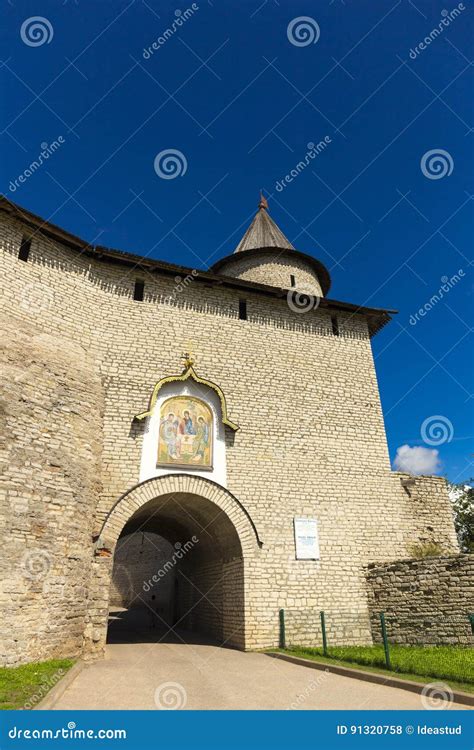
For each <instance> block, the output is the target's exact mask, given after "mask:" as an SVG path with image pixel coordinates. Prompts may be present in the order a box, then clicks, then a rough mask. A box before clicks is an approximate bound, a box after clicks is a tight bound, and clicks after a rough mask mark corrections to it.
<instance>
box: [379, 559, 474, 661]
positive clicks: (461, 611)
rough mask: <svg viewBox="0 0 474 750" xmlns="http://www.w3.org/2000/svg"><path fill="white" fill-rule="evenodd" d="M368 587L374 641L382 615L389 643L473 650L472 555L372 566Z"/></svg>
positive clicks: (473, 574)
mask: <svg viewBox="0 0 474 750" xmlns="http://www.w3.org/2000/svg"><path fill="white" fill-rule="evenodd" d="M367 582H368V591H369V611H370V615H371V622H372V632H373V637H374V641H381V632H380V621H379V614H380V612H384V613H385V620H386V625H387V635H388V637H389V639H390V641H392V642H393V643H402V644H404V643H419V644H422V645H426V644H433V645H437V644H442V643H444V644H458V645H470V646H473V645H474V622H471V620H470V618H471V617H474V555H472V554H461V555H450V556H447V557H432V558H425V559H422V560H396V561H394V562H388V563H387V562H383V563H375V562H374V563H371V564H370V565H369V566H368V569H367Z"/></svg>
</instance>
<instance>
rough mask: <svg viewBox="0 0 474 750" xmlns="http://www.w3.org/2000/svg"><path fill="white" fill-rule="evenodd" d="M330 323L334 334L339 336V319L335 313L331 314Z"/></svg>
mask: <svg viewBox="0 0 474 750" xmlns="http://www.w3.org/2000/svg"><path fill="white" fill-rule="evenodd" d="M331 325H332V332H333V334H334V336H339V321H338V319H337V315H331Z"/></svg>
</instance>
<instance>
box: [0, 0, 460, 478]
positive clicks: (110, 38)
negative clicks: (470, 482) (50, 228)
mask: <svg viewBox="0 0 474 750" xmlns="http://www.w3.org/2000/svg"><path fill="white" fill-rule="evenodd" d="M2 5H3V8H2V9H3V11H4V16H5V17H6V22H4V24H3V25H2V26H3V28H2V48H3V55H2V56H3V59H4V60H5V61H6V62H5V65H4V66H3V68H2V69H1V70H0V76H1V77H0V80H1V91H2V120H3V125H2V128H1V130H2V131H3V133H2V138H1V142H2V147H3V149H2V153H3V158H2V186H1V190H2V192H3V193H5V194H6V195H7V196H8V197H9V198H10V199H12V200H14V201H16V202H17V203H19V204H20V205H22V206H25V207H26V208H28V209H30V210H32V211H34V212H35V213H38V214H40V215H41V216H42V217H44V218H46V219H49V220H51V221H52V222H54V223H57V224H59V225H60V226H62V227H64V228H66V229H68V230H69V231H71V232H73V233H75V234H78V235H79V236H81V237H83V238H85V239H87V240H89V241H91V242H97V243H100V244H103V245H107V246H110V247H117V248H121V249H124V250H129V251H132V252H135V253H141V254H149V255H150V256H151V257H157V258H163V259H166V260H169V261H173V262H178V263H184V264H187V265H189V266H191V267H197V268H205V267H207V266H208V265H209V264H210V263H212V262H214V261H215V260H216V259H217V258H218V257H221V256H223V255H225V254H227V253H229V252H231V251H232V250H233V248H234V246H235V244H236V243H237V241H238V240H239V239H240V236H241V235H242V233H243V231H244V229H245V228H246V226H247V224H248V223H249V221H250V219H251V217H252V215H253V213H254V212H255V209H256V204H257V201H258V190H259V189H260V188H263V190H264V191H265V192H266V193H267V194H268V195H269V196H270V197H269V204H270V211H271V215H272V216H273V218H274V219H275V220H276V222H277V223H278V224H279V225H280V226H281V228H282V229H283V231H284V232H285V233H286V235H287V236H288V237H289V239H290V240H291V241H293V242H294V244H295V246H296V247H297V248H298V249H300V250H302V251H304V252H307V253H311V254H313V255H315V256H316V257H318V258H320V259H321V260H322V261H323V262H324V263H325V264H326V265H327V266H328V268H329V269H330V270H331V275H332V278H333V286H332V290H331V292H330V296H331V297H333V298H335V299H341V300H347V301H350V302H356V303H360V304H367V305H373V306H380V307H389V308H396V309H398V310H399V311H400V313H399V315H398V316H396V318H395V320H394V321H393V322H392V323H391V324H390V325H389V326H388V327H387V328H386V329H385V330H384V331H382V332H381V333H380V334H379V335H377V336H376V338H375V339H374V341H373V346H374V354H375V359H376V367H377V373H378V378H379V383H380V388H381V396H382V403H383V408H384V412H385V419H386V426H387V431H388V439H389V446H390V453H391V457H392V459H393V458H394V456H395V453H396V449H397V448H398V447H399V446H401V445H404V444H408V445H409V446H410V447H414V446H421V447H425V448H428V449H429V450H433V449H436V450H439V458H440V460H441V465H440V466H439V471H440V473H441V474H446V475H447V476H448V477H449V478H450V479H451V480H453V481H461V480H466V479H468V478H469V477H470V476H472V475H473V474H474V471H473V469H472V457H473V445H472V436H473V433H474V428H473V426H472V424H473V420H472V417H473V408H472V404H473V401H472V397H471V400H469V398H470V396H469V394H470V393H471V392H472V364H473V361H472V351H473V346H472V329H471V333H470V330H469V326H472V306H473V282H472V263H471V267H470V263H469V258H472V252H471V246H472V218H471V217H472V198H470V196H471V195H472V193H473V192H474V189H473V185H472V173H473V172H472V168H473V160H472V150H473V146H472V143H473V137H474V133H473V132H472V130H470V128H471V127H472V78H473V67H472V65H470V63H469V61H470V60H472V58H473V49H472V43H471V39H472V38H474V35H473V29H472V25H473V24H472V16H473V14H472V10H471V7H470V3H468V2H466V3H465V7H466V9H465V10H464V11H462V12H461V14H460V16H459V17H458V18H454V20H452V22H451V23H449V25H448V27H443V31H442V33H440V34H439V36H437V37H436V38H434V40H433V42H432V43H431V44H430V45H429V46H427V48H426V49H425V50H421V51H420V54H418V55H416V54H415V53H414V52H413V53H412V57H413V56H414V57H415V59H411V58H410V49H412V50H414V48H415V47H416V46H417V45H419V43H420V42H422V41H423V39H424V38H425V37H426V36H427V35H428V34H430V32H431V31H432V30H433V29H434V28H438V25H439V23H440V20H441V19H442V18H443V15H441V14H442V11H443V10H447V11H451V10H452V9H453V8H454V7H457V6H456V5H455V4H454V3H453V4H451V3H444V2H423V1H422V0H415V1H414V2H409V1H408V0H399V1H398V2H396V1H395V0H393V2H392V0H389V1H388V2H385V0H383V2H374V0H362V1H359V2H357V3H356V2H354V1H353V0H346V2H342V1H341V0H333V1H332V2H329V0H327V1H326V0H324V2H308V1H305V0H298V2H296V1H295V0H291V1H290V0H278V3H277V2H276V1H275V0H267V1H266V2H265V1H263V0H227V2H222V1H221V0H209V1H208V0H200V1H199V2H198V3H197V5H198V6H199V7H198V10H195V12H194V13H193V14H192V16H191V17H190V18H189V19H188V20H187V21H186V23H183V24H182V26H181V27H180V28H178V29H177V31H176V33H174V34H173V35H172V37H171V38H170V39H168V40H167V41H166V43H165V44H164V45H163V46H161V48H160V49H158V50H156V51H155V52H154V53H153V55H151V57H150V58H149V59H144V57H143V50H144V48H145V47H149V46H150V45H152V43H153V42H154V41H155V40H156V39H157V38H158V37H160V36H161V35H162V34H163V32H164V31H165V30H166V29H167V28H168V27H170V26H171V24H172V22H173V20H174V19H175V18H176V17H177V16H176V14H175V11H176V10H177V9H178V10H181V11H182V12H184V11H185V10H186V8H189V7H190V6H191V3H185V4H182V5H180V6H178V5H177V4H176V3H169V2H165V1H161V2H156V0H146V2H144V1H142V0H134V2H132V1H131V0H129V2H125V1H122V0H113V1H112V0H95V1H94V2H92V0H64V1H63V0H57V1H56V2H53V1H52V0H42V2H41V3H37V2H31V1H30V0H22V1H20V0H4V2H3V4H2ZM38 15H40V16H42V17H44V18H46V19H47V20H48V21H49V23H50V24H51V27H52V29H53V37H52V39H51V40H50V42H49V43H44V44H42V45H39V46H30V45H27V44H25V43H24V42H23V41H22V38H21V35H20V29H21V26H22V24H23V22H24V21H25V20H26V19H28V18H30V17H31V16H38ZM301 16H309V17H310V18H312V19H314V21H316V22H317V24H318V27H319V34H320V36H319V39H318V41H317V42H316V43H314V44H313V43H311V44H307V45H306V46H296V45H294V44H292V43H290V41H289V39H288V36H287V28H288V24H289V23H290V22H291V21H292V20H293V19H295V18H299V17H301ZM444 17H445V14H444ZM313 26H314V24H313ZM25 33H26V32H25ZM27 38H28V37H27ZM303 41H304V39H303ZM59 136H62V138H63V139H64V141H65V142H64V144H63V145H62V146H61V147H60V149H59V150H58V151H57V152H56V153H55V154H54V155H53V156H52V157H51V158H50V159H49V160H48V162H47V164H45V165H44V166H42V167H41V169H39V170H38V171H37V172H36V173H35V174H34V175H33V176H31V177H30V178H29V179H28V180H27V181H26V182H25V183H24V184H22V185H20V186H19V188H18V189H17V190H16V191H14V192H13V191H11V190H10V189H9V184H10V181H11V180H15V179H16V178H17V177H18V175H19V174H21V173H22V172H23V171H24V170H25V169H26V168H27V167H28V164H29V163H30V162H31V161H32V160H33V159H35V158H36V157H37V156H38V155H39V152H40V149H41V144H42V143H52V141H54V140H55V139H57V138H58V137H59ZM325 136H329V138H330V139H331V142H330V144H329V145H328V147H327V148H326V150H325V151H324V152H322V153H321V154H320V155H319V156H318V158H317V159H315V160H314V161H313V162H311V164H310V166H309V167H308V168H307V169H306V170H305V171H304V172H302V173H301V174H300V175H299V176H298V177H297V179H295V180H294V181H293V182H292V183H291V184H290V185H287V187H286V188H285V189H284V190H283V191H280V192H278V191H276V190H275V184H276V182H277V180H282V179H283V178H284V176H285V174H287V173H288V172H289V171H290V170H291V169H292V168H294V167H295V165H296V164H297V163H298V162H299V161H300V160H302V159H303V158H304V156H305V154H306V152H307V144H308V143H309V142H318V141H320V140H322V139H323V138H324V137H325ZM166 149H177V150H179V151H181V152H182V153H183V154H184V156H185V158H186V160H187V170H186V173H185V174H184V175H183V176H180V177H176V178H175V179H168V180H164V179H161V178H160V177H159V176H158V175H157V174H156V172H155V170H154V159H155V156H156V155H157V154H158V153H159V152H161V151H163V150H166ZM434 149H436V150H439V149H442V150H443V151H445V152H447V153H448V157H446V156H445V157H444V159H445V160H446V161H447V162H448V163H449V161H451V164H452V166H453V169H452V172H451V174H449V175H448V174H446V175H445V176H444V177H442V178H440V179H429V178H428V177H426V176H425V175H424V174H423V172H422V169H421V167H420V161H421V159H422V157H423V155H424V154H425V153H426V152H428V151H431V150H434ZM460 269H461V270H462V271H463V273H464V274H465V275H464V276H463V277H462V278H460V280H459V282H458V283H456V284H455V285H454V286H453V287H452V288H451V289H450V291H449V292H448V293H447V294H446V296H445V298H444V299H443V300H441V301H440V302H439V303H438V304H436V305H435V306H434V307H433V309H432V310H431V311H430V312H429V313H428V314H427V315H426V316H425V317H424V318H422V319H420V321H419V322H417V323H416V325H411V324H410V316H411V315H413V314H415V313H416V312H417V311H418V310H419V308H420V307H422V306H423V305H424V304H425V303H426V302H427V301H428V300H429V299H430V298H431V297H432V296H433V295H434V294H436V293H437V292H438V290H439V288H440V286H441V284H442V281H441V279H442V277H446V276H447V277H449V278H450V277H452V276H453V275H454V274H455V273H457V272H458V271H459V270H460ZM316 371H317V368H316ZM437 415H439V416H441V417H443V421H444V423H445V424H447V425H448V431H451V427H450V426H449V425H452V433H453V437H452V440H451V441H449V442H442V443H441V444H439V445H434V447H433V443H431V444H430V443H428V444H426V443H424V442H423V440H422V437H421V433H420V429H421V425H422V424H423V422H424V421H425V420H426V419H429V418H430V417H433V416H437ZM448 420H449V422H448ZM434 439H435V440H436V436H435V438H434ZM423 455H425V457H426V454H423ZM428 458H429V457H428Z"/></svg>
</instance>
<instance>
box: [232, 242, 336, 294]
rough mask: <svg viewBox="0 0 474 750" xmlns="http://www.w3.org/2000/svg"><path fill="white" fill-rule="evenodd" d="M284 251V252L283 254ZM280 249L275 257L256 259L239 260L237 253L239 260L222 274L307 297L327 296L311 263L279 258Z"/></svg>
mask: <svg viewBox="0 0 474 750" xmlns="http://www.w3.org/2000/svg"><path fill="white" fill-rule="evenodd" d="M280 252H281V251H280ZM278 253H279V251H278V248H276V249H275V258H272V257H271V256H269V255H267V254H266V253H265V254H262V255H261V256H258V257H255V255H252V256H250V257H245V255H244V256H243V257H239V254H238V253H236V255H235V259H234V258H232V259H231V260H229V261H227V262H226V264H225V266H223V267H222V268H221V269H220V271H219V273H222V274H224V275H225V276H236V277H237V278H239V279H247V280H248V281H256V282H258V283H259V284H270V285H271V286H280V287H282V288H283V289H290V288H291V287H292V286H295V288H296V289H301V290H303V291H305V292H306V293H307V294H312V295H315V296H318V297H322V296H323V293H322V290H321V285H320V283H319V279H318V275H317V274H316V273H315V271H314V270H313V269H312V268H311V266H310V265H309V263H305V261H304V260H303V259H301V258H298V257H295V258H291V259H290V258H288V257H287V256H286V255H285V256H284V255H280V256H278ZM291 276H294V277H295V284H294V285H293V284H292V283H291Z"/></svg>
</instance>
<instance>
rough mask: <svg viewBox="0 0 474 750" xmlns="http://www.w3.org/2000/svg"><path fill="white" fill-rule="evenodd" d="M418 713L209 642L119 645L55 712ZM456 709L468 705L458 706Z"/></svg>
mask: <svg viewBox="0 0 474 750" xmlns="http://www.w3.org/2000/svg"><path fill="white" fill-rule="evenodd" d="M172 707H175V708H187V709H289V708H298V709H371V708H373V709H420V708H423V706H422V704H421V698H420V696H419V695H416V694H415V693H410V692H408V691H405V690H399V689H397V688H391V687H385V686H381V685H375V684H373V683H369V682H362V681H360V680H355V679H352V678H349V677H341V676H339V675H334V674H328V673H326V672H319V671H317V670H313V669H308V668H307V667H301V666H298V665H295V664H290V663H288V662H282V661H277V660H276V659H272V658H270V657H268V656H265V654H259V653H243V652H240V651H235V650H232V649H228V648H219V647H216V646H214V645H211V644H206V645H203V644H189V643H187V644H184V643H181V642H175V643H113V644H110V645H108V646H107V654H106V658H105V659H103V660H101V661H97V662H95V663H93V664H92V665H90V666H87V667H85V668H84V669H83V670H82V672H80V673H79V675H78V677H77V678H76V679H75V681H74V682H73V683H72V684H71V685H70V686H69V687H68V688H67V689H66V691H65V693H64V694H63V695H62V696H61V697H60V698H59V699H58V700H57V702H56V704H55V705H54V706H53V708H55V709H63V710H73V709H97V708H101V709H155V710H156V709H157V708H172ZM451 708H466V707H465V706H460V705H456V704H452V705H451Z"/></svg>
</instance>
